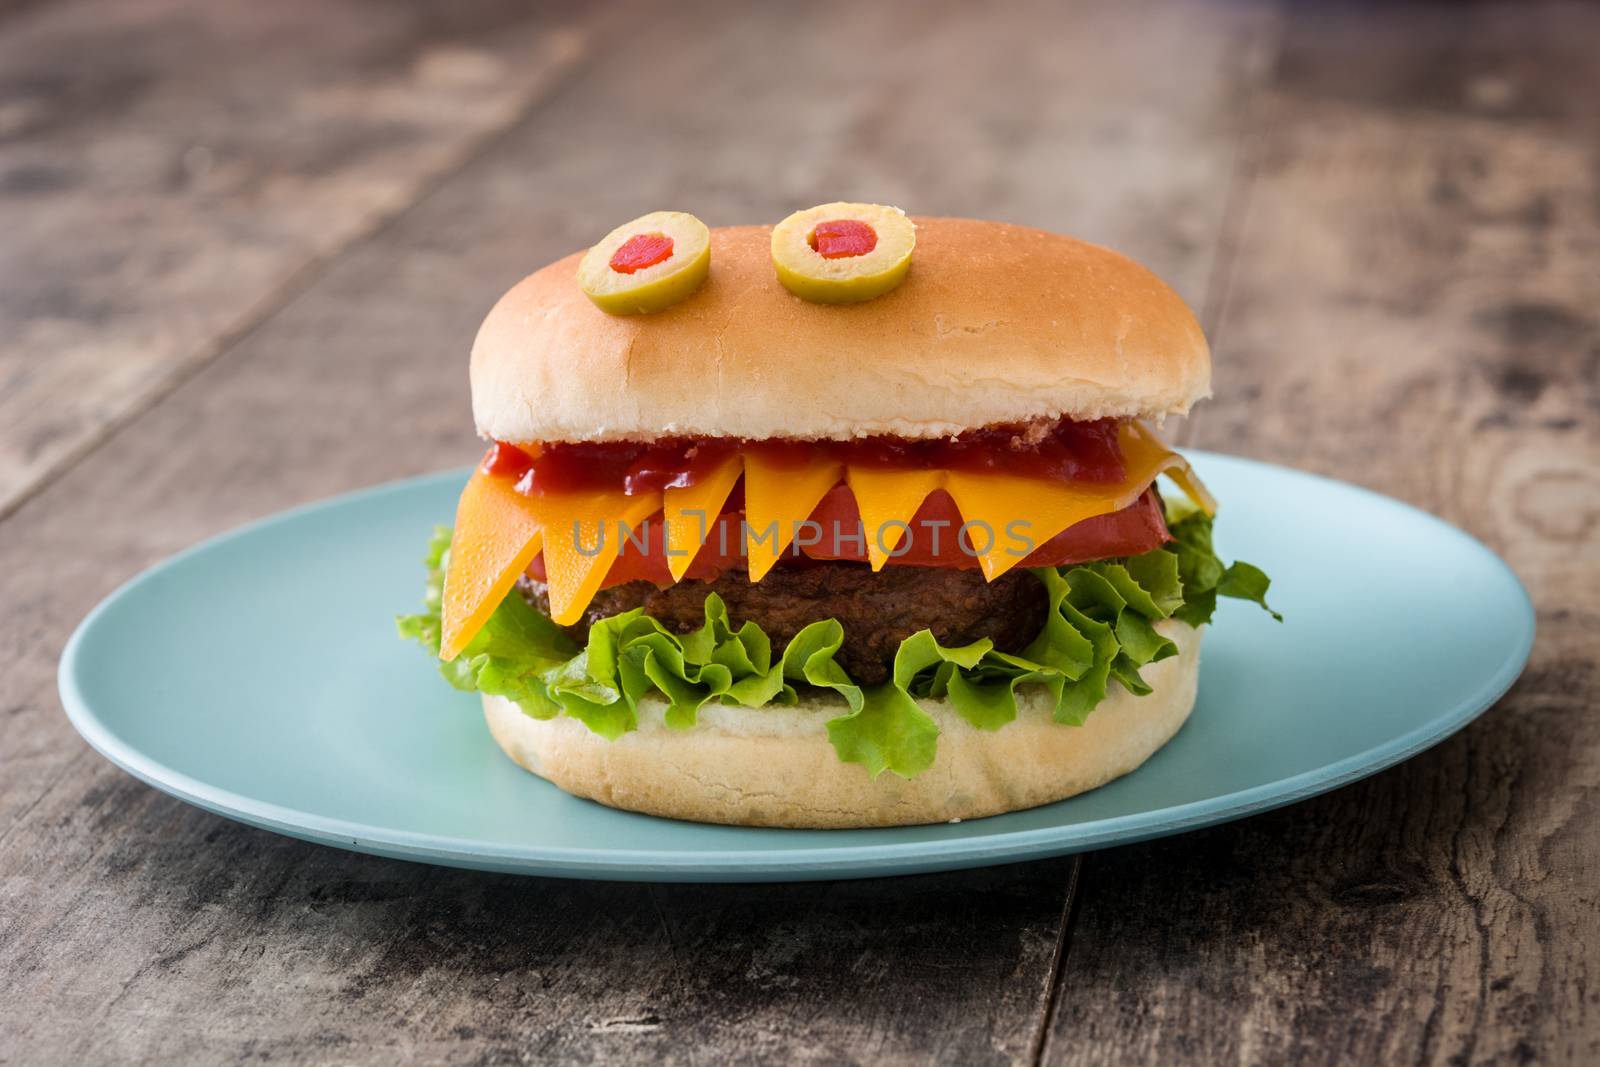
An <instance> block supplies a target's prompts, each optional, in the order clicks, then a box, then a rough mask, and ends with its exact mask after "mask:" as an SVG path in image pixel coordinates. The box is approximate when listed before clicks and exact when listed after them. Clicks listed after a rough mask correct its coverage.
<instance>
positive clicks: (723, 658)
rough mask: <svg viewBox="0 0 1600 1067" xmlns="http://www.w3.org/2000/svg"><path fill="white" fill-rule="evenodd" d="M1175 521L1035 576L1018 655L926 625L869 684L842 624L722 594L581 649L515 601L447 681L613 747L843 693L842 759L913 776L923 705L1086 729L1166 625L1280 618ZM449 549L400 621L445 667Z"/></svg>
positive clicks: (598, 635)
mask: <svg viewBox="0 0 1600 1067" xmlns="http://www.w3.org/2000/svg"><path fill="white" fill-rule="evenodd" d="M1168 525H1169V529H1170V530H1171V533H1172V540H1171V541H1170V542H1168V543H1167V544H1166V545H1165V546H1163V547H1162V548H1159V549H1156V550H1155V551H1153V552H1147V553H1145V554H1144V555H1142V556H1132V557H1129V558H1126V559H1118V560H1100V561H1097V562H1095V563H1086V564H1081V565H1078V566H1072V567H1060V568H1056V567H1045V568H1039V569H1036V570H1034V571H1032V573H1033V574H1034V575H1035V576H1036V577H1037V578H1038V579H1039V581H1040V582H1042V583H1043V584H1044V587H1045V591H1046V593H1047V595H1048V599H1049V611H1048V612H1047V613H1046V615H1045V623H1044V626H1043V627H1042V628H1041V629H1040V631H1039V633H1038V636H1036V637H1035V638H1034V639H1033V641H1032V642H1030V643H1029V644H1028V646H1027V647H1026V648H1024V649H1023V650H1022V651H1021V652H1020V653H1016V654H1010V653H1005V652H999V651H996V650H995V648H994V646H993V642H991V641H988V640H987V639H986V640H982V641H976V642H973V643H972V644H970V645H962V646H960V647H949V646H946V645H941V644H940V643H939V642H938V641H937V640H936V639H935V638H934V636H933V634H932V633H931V632H929V631H927V630H922V631H920V632H918V633H915V634H912V635H911V636H910V637H908V638H906V639H905V640H904V641H902V642H901V643H900V647H899V649H898V650H896V652H895V656H894V666H893V671H892V673H891V677H890V679H889V680H888V681H886V682H884V683H883V684H881V685H875V686H860V685H857V684H856V683H855V682H854V681H852V680H851V678H850V676H849V674H848V673H846V672H845V670H844V668H843V667H841V666H840V665H839V663H838V660H837V658H836V657H837V656H838V652H839V649H840V647H841V646H842V645H843V643H844V627H843V626H841V625H840V624H839V622H838V621H837V620H835V619H820V620H818V621H817V622H814V623H812V624H810V625H809V626H807V627H805V629H803V630H801V631H800V632H799V633H798V634H796V635H795V637H794V639H793V640H791V641H790V642H789V643H788V645H787V646H786V647H784V648H783V649H782V650H781V651H779V650H775V649H774V648H773V647H772V641H771V639H770V638H768V636H767V635H766V633H765V632H763V631H762V629H761V628H760V627H759V626H757V625H756V624H755V623H753V622H749V621H746V622H745V623H743V624H742V625H740V626H737V627H735V626H734V623H733V620H732V619H731V618H730V617H729V616H728V609H727V607H726V606H725V605H724V604H723V602H722V598H721V597H718V596H717V595H716V594H714V593H712V594H709V595H707V597H706V600H705V621H704V624H703V625H702V626H701V627H700V628H699V629H698V630H695V631H694V632H692V633H688V634H674V633H671V632H670V631H668V630H667V629H666V628H665V627H663V626H662V625H661V624H660V623H659V622H657V621H656V620H655V619H653V618H651V617H650V616H648V615H645V614H644V613H643V612H642V611H640V610H638V609H636V610H633V611H627V612H623V613H622V614H620V615H613V616H611V617H610V618H606V619H601V620H600V621H598V622H596V623H595V624H594V625H593V626H591V627H590V629H589V636H588V639H587V641H586V642H585V643H584V644H583V645H582V646H579V645H578V644H577V643H576V642H574V641H573V640H572V638H571V637H570V636H569V635H568V634H567V632H566V631H565V630H563V629H562V628H561V627H559V626H557V625H556V624H555V623H553V622H551V621H550V619H549V618H548V617H547V616H545V615H543V614H541V613H540V612H539V611H537V610H535V609H534V608H532V607H530V606H529V605H528V603H527V602H526V601H524V600H523V598H522V597H520V596H517V595H515V594H513V595H511V596H508V597H506V598H505V600H504V601H502V602H501V604H500V606H499V607H497V608H496V609H495V611H494V614H493V615H491V616H490V617H489V620H488V622H487V623H485V624H484V627H483V629H481V630H480V631H479V632H478V634H477V636H475V637H474V638H473V639H472V641H471V642H470V643H468V645H467V647H466V648H465V649H464V650H462V652H461V654H460V655H459V656H457V657H456V658H455V659H453V660H450V661H449V662H442V663H440V665H439V671H440V673H441V674H443V675H444V677H445V680H446V681H448V682H449V683H450V684H451V685H453V686H455V687H456V688H457V689H461V690H466V691H476V692H482V693H491V694H494V695H497V696H503V697H508V698H509V699H511V700H514V701H516V702H517V704H518V705H519V706H520V707H521V708H522V710H523V711H524V712H526V713H527V714H528V715H531V716H533V717H534V718H536V719H549V718H553V717H555V716H557V715H570V716H572V717H573V718H575V719H578V720H580V721H581V722H583V723H584V725H586V726H588V727H589V729H591V730H593V731H594V732H595V733H597V734H599V735H601V736H602V737H606V738H610V739H615V738H618V737H621V736H622V735H623V734H625V733H627V732H628V731H629V730H632V729H634V728H635V727H636V726H637V725H638V721H639V704H640V702H641V701H643V700H644V699H645V698H647V697H649V698H652V699H654V700H659V701H661V702H662V703H663V704H664V705H665V712H664V714H665V717H666V722H667V725H668V726H670V727H673V728H676V729H688V728H689V727H691V726H693V725H694V724H695V722H696V719H697V717H698V715H699V713H700V709H701V708H702V707H704V706H705V705H706V704H708V703H710V702H713V701H714V702H718V703H723V704H738V705H744V706H747V707H771V706H777V707H782V706H785V705H793V704H795V703H796V702H798V700H799V699H800V696H801V693H802V692H803V691H804V692H814V691H816V690H821V689H831V690H832V691H833V692H834V693H835V694H837V695H838V696H839V697H840V698H841V700H842V701H843V702H844V705H845V707H846V709H847V710H846V711H845V713H844V714H842V715H839V716H838V717H836V718H834V719H831V720H829V722H828V724H827V728H828V739H829V741H830V742H832V744H833V747H834V749H835V750H836V751H837V752H838V754H839V758H840V759H841V760H844V761H846V762H849V763H859V764H861V765H863V766H864V767H866V769H867V771H868V772H869V773H870V774H872V775H873V776H874V777H876V776H877V775H879V774H881V773H883V772H884V771H891V772H893V773H895V774H898V775H901V776H902V777H906V778H910V777H912V776H913V775H916V774H918V773H920V772H922V771H924V770H926V769H927V768H928V767H929V766H930V765H931V764H932V763H933V758H934V753H935V751H936V749H937V746H938V738H939V728H938V726H937V724H935V722H934V721H933V719H932V718H931V717H930V716H929V715H928V714H927V712H925V711H923V710H922V708H921V707H920V706H919V704H918V701H919V700H922V699H927V698H934V699H940V700H944V701H947V702H948V704H949V706H950V707H951V708H952V709H953V710H954V711H955V712H956V714H958V715H960V716H961V717H962V718H963V719H965V720H966V721H967V722H969V723H971V724H972V725H973V726H974V727H976V728H977V729H980V730H998V729H1000V728H1001V727H1002V726H1004V725H1006V724H1007V723H1009V722H1010V721H1011V720H1012V719H1015V718H1016V717H1017V691H1018V689H1019V688H1021V687H1023V686H1037V687H1040V688H1041V689H1042V690H1044V691H1047V692H1048V693H1049V694H1050V697H1051V699H1052V700H1053V702H1054V704H1055V713H1054V715H1055V720H1056V721H1057V722H1060V723H1064V724H1068V725H1081V724H1082V723H1083V721H1084V720H1085V718H1087V717H1088V715H1089V712H1091V711H1092V710H1094V707H1095V705H1097V704H1099V703H1100V701H1102V700H1104V699H1105V698H1106V694H1107V692H1108V691H1109V689H1110V686H1111V685H1112V684H1113V683H1115V684H1116V685H1120V686H1121V687H1123V688H1124V689H1126V690H1128V691H1129V692H1130V693H1134V694H1136V695H1140V696H1142V695H1144V694H1147V693H1149V692H1150V686H1149V684H1148V683H1147V682H1146V681H1145V680H1144V678H1143V676H1142V675H1141V674H1140V670H1141V668H1143V667H1145V666H1147V665H1148V664H1151V663H1157V662H1160V661H1161V660H1163V659H1166V658H1167V657H1168V656H1174V655H1176V654H1177V652H1178V649H1177V646H1175V645H1174V644H1173V643H1172V642H1171V641H1170V640H1168V639H1167V638H1165V637H1163V636H1161V634H1160V633H1159V632H1158V631H1157V630H1156V629H1155V625H1154V624H1155V623H1157V622H1159V621H1160V620H1162V619H1167V618H1174V619H1178V620H1180V621H1182V622H1185V623H1188V624H1189V625H1191V626H1200V625H1202V624H1204V623H1207V622H1209V621H1210V620H1211V616H1212V614H1213V612H1215V611H1216V606H1217V598H1218V597H1219V596H1226V597H1237V598H1241V599H1244V600H1251V601H1254V602H1255V603H1257V604H1259V605H1261V607H1262V608H1263V609H1265V610H1267V611H1269V612H1272V609H1271V608H1269V607H1267V602H1266V593H1267V587H1268V584H1269V582H1268V579H1267V576H1266V575H1265V574H1263V573H1262V572H1261V571H1260V570H1259V569H1258V568H1256V567H1253V566H1251V565H1250V564H1248V563H1232V564H1226V565H1225V564H1223V562H1222V561H1221V560H1220V559H1218V558H1217V555H1216V552H1215V550H1214V549H1213V547H1212V543H1211V519H1210V518H1209V517H1208V516H1206V515H1204V514H1203V513H1201V512H1198V511H1194V512H1190V513H1187V514H1183V515H1181V516H1180V515H1172V516H1169V523H1168ZM449 552H450V530H449V529H448V528H446V527H440V528H438V529H437V530H435V532H434V535H433V538H432V540H431V541H430V543H429V548H428V556H427V561H426V562H427V566H428V584H427V587H426V593H425V597H424V610H423V611H422V612H421V613H419V614H416V615H405V616H401V617H400V618H399V619H398V620H397V624H398V628H399V631H400V635H401V636H402V637H405V638H408V639H410V640H415V641H418V642H420V643H421V644H422V645H424V646H425V647H426V648H428V649H429V651H431V652H433V653H434V655H435V656H436V657H437V655H438V653H439V636H440V618H439V605H440V594H441V591H442V588H443V582H444V573H445V570H446V569H447V567H448V565H449ZM1272 615H1273V617H1274V618H1279V619H1280V621H1281V617H1280V616H1279V615H1278V614H1277V613H1276V612H1272ZM774 714H781V712H774Z"/></svg>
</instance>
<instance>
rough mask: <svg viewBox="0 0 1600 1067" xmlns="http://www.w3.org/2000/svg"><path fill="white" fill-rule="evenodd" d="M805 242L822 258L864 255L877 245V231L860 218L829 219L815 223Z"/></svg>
mask: <svg viewBox="0 0 1600 1067" xmlns="http://www.w3.org/2000/svg"><path fill="white" fill-rule="evenodd" d="M806 244H808V245H810V246H811V248H812V251H814V252H816V253H817V255H819V256H821V257H822V258H823V259H844V258H846V257H849V256H864V255H866V254H867V253H868V252H870V251H872V250H873V249H874V248H877V247H878V231H876V230H874V229H873V228H872V227H871V226H868V225H867V224H866V223H864V222H862V221H861V220H860V219H829V220H828V221H827V222H819V223H817V228H816V229H814V230H812V231H811V233H810V234H809V235H808V236H807V237H806Z"/></svg>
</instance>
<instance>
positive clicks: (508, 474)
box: [478, 441, 533, 478]
mask: <svg viewBox="0 0 1600 1067" xmlns="http://www.w3.org/2000/svg"><path fill="white" fill-rule="evenodd" d="M478 466H479V467H480V468H481V469H482V471H483V473H485V474H492V475H494V476H495V477H496V478H521V477H522V476H523V475H524V474H527V473H528V470H529V469H530V468H531V467H532V466H533V457H532V456H530V455H528V453H526V452H524V451H523V450H522V449H520V448H518V447H517V446H516V445H508V444H506V443H505V442H504V441H496V442H495V443H494V444H493V445H491V446H490V448H489V451H488V453H487V454H486V455H485V456H484V457H483V462H482V463H480V464H479V465H478Z"/></svg>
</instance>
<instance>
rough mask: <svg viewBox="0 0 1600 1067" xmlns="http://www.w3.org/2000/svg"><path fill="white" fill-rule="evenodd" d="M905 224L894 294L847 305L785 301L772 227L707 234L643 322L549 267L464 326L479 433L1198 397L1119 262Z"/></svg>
mask: <svg viewBox="0 0 1600 1067" xmlns="http://www.w3.org/2000/svg"><path fill="white" fill-rule="evenodd" d="M915 222H916V224H917V250H916V255H915V257H914V258H913V260H912V265H911V273H910V275H909V276H908V277H907V278H906V280H905V283H904V284H902V285H901V286H900V287H899V288H898V289H895V290H894V291H892V292H889V293H886V294H884V295H883V296H880V297H877V298H876V299H874V300H869V301H866V302H865V303H860V304H850V305H825V304H813V303H809V302H807V301H805V300H802V299H801V298H799V297H797V296H794V295H793V294H791V293H790V292H789V291H788V290H787V289H785V288H784V287H783V286H782V285H781V284H780V283H779V281H778V278H777V274H776V272H775V271H774V269H773V265H772V259H771V252H770V245H771V233H772V229H771V227H768V226H731V227H726V228H722V229H715V230H712V231H711V274H710V277H709V278H708V279H707V280H706V283H705V284H704V285H703V286H702V287H701V288H700V289H699V291H698V292H696V293H694V294H693V295H692V296H690V297H689V298H688V299H686V300H684V301H683V302H682V303H680V304H677V305H675V306H673V307H671V308H668V309H667V310H665V311H659V312H656V313H654V314H650V315H629V316H617V315H608V314H606V313H605V312H603V311H601V310H599V309H598V308H596V307H595V306H594V305H593V304H592V303H590V302H589V298H588V297H586V296H585V295H584V294H583V290H582V289H580V288H579V286H578V282H577V279H576V277H575V273H576V271H577V266H578V260H579V259H580V258H581V254H580V253H575V254H573V255H571V256H568V257H567V258H566V259H563V260H560V261H559V262H556V263H552V264H551V265H550V266H548V267H545V268H544V269H543V270H540V271H538V272H537V273H535V274H532V275H530V276H529V277H527V278H524V279H523V280H522V281H521V282H519V283H518V284H517V285H516V287H515V288H513V289H512V290H511V291H510V292H509V293H507V294H506V295H505V296H504V297H502V298H501V299H500V302H499V303H498V304H496V305H495V307H494V310H493V311H491V312H490V313H489V317H488V318H487V319H485V320H484V323H483V326H482V328H481V329H480V330H479V331H478V339H477V341H476V342H475V343H474V345H473V347H472V409H473V415H474V417H475V418H476V420H477V424H478V431H479V432H480V433H481V434H483V435H484V436H485V437H491V438H494V439H496V440H500V441H510V442H535V441H625V440H649V439H652V438H657V437H667V436H682V437H744V438H751V439H762V438H773V437H785V438H797V439H803V440H821V439H826V440H848V439H850V438H855V437H863V436H867V435H871V434H891V435H895V436H899V437H945V436H949V435H952V434H956V433H960V432H961V431H963V430H968V429H973V428H976V427H980V426H988V425H992V424H995V423H1011V422H1024V421H1027V420H1031V419H1041V418H1043V419H1056V418H1070V419H1099V418H1106V417H1130V416H1143V417H1157V418H1159V417H1163V416H1166V415H1175V414H1182V413H1184V412H1186V411H1188V410H1189V406H1190V405H1191V404H1193V403H1194V402H1195V401H1196V400H1199V399H1202V398H1203V397H1206V396H1209V395H1210V385H1211V354H1210V350H1209V349H1208V348H1207V346H1206V339H1205V335H1204V334H1203V333H1201V331H1200V324H1199V323H1198V322H1196V321H1195V317H1194V314H1193V313H1192V312H1191V311H1190V310H1189V308H1188V307H1187V306H1186V305H1185V304H1184V302H1183V301H1182V300H1181V299H1180V298H1179V297H1178V295H1177V294H1176V293H1174V292H1173V291H1172V290H1171V289H1170V288H1168V287H1167V286H1166V285H1165V284H1164V283H1162V281H1161V280H1160V279H1159V278H1157V277H1156V276H1155V275H1154V274H1151V273H1150V272H1149V271H1148V270H1146V269H1145V268H1143V267H1141V266H1139V264H1137V263H1135V262H1133V261H1132V260H1131V259H1128V258H1127V257H1125V256H1122V255H1119V254H1118V253H1116V252H1112V251H1110V250H1109V249H1105V248H1101V247H1099V246H1098V245H1092V244H1086V243H1085V242H1083V241H1078V240H1074V239H1073V238H1070V237H1062V236H1059V235H1057V234H1052V233H1045V232H1044V231H1042V230H1034V229H1029V228H1027V227H1025V226H1010V225H1007V224H1005V223H998V222H980V221H976V220H973V219H930V218H919V219H916V220H915Z"/></svg>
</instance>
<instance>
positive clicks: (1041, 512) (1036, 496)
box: [945, 427, 1183, 582]
mask: <svg viewBox="0 0 1600 1067" xmlns="http://www.w3.org/2000/svg"><path fill="white" fill-rule="evenodd" d="M1122 459H1123V465H1124V468H1125V470H1126V475H1125V477H1124V478H1123V480H1122V481H1120V482H1115V483H1107V484H1101V483H1095V482H1052V481H1046V480H1044V479H1039V478H1027V477H1023V476H1021V475H1015V474H998V473H995V472H992V471H991V472H985V473H982V474H969V473H967V472H964V471H951V472H950V473H949V476H948V477H947V479H946V481H945V491H946V492H948V493H949V494H950V496H951V498H952V499H953V500H955V502H956V507H957V508H959V509H960V511H961V519H962V524H963V529H964V530H966V533H965V541H966V543H967V544H968V545H969V546H970V548H971V550H972V551H973V552H974V553H976V555H977V557H978V566H979V567H981V568H982V569H983V576H984V577H985V578H987V579H988V580H989V581H991V582H992V581H994V580H995V579H996V578H998V577H1000V576H1001V575H1002V574H1004V573H1006V571H1008V570H1010V569H1011V568H1012V567H1015V566H1016V565H1017V564H1018V563H1020V562H1022V560H1023V559H1024V558H1025V557H1026V556H1027V555H1028V553H1029V552H1030V551H1032V548H1037V547H1038V546H1039V545H1042V544H1044V543H1045V542H1046V541H1048V540H1050V538H1052V537H1054V536H1055V535H1056V534H1058V533H1060V532H1061V531H1062V530H1065V529H1066V528H1067V527H1069V526H1073V525H1075V524H1077V523H1080V522H1082V521H1083V520H1085V519H1092V518H1094V517H1095V516H1096V515H1104V514H1107V513H1108V512H1112V511H1120V510H1121V509H1123V508H1125V507H1127V506H1128V505H1129V504H1131V503H1133V502H1134V501H1135V500H1137V499H1138V498H1139V495H1140V494H1141V493H1143V492H1144V491H1145V489H1147V488H1148V487H1149V485H1150V483H1151V482H1153V481H1155V478H1156V475H1157V474H1160V473H1161V472H1162V471H1163V470H1166V469H1168V468H1170V467H1173V466H1175V465H1177V464H1179V463H1182V462H1183V461H1182V459H1181V458H1180V457H1179V456H1178V455H1177V453H1175V452H1172V451H1170V450H1169V449H1168V448H1167V447H1166V446H1165V445H1163V444H1162V443H1161V442H1160V441H1159V440H1158V439H1157V438H1156V437H1155V435H1154V434H1152V433H1150V432H1149V431H1148V430H1147V429H1144V428H1143V427H1140V428H1139V429H1138V430H1132V429H1129V428H1127V427H1124V429H1123V431H1122ZM1030 543H1031V545H1032V547H1031V548H1030V547H1029V544H1030Z"/></svg>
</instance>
